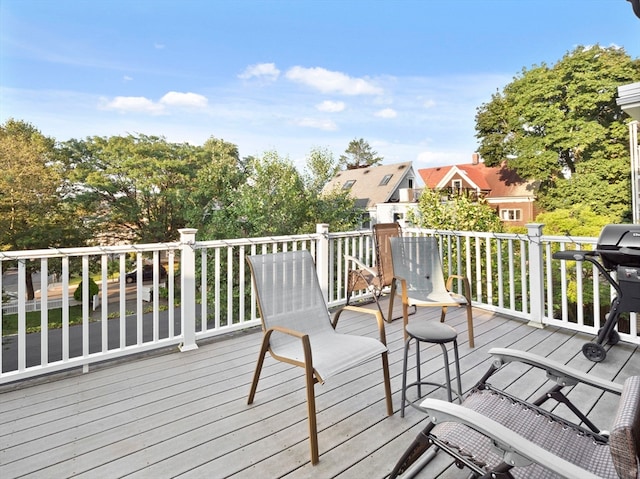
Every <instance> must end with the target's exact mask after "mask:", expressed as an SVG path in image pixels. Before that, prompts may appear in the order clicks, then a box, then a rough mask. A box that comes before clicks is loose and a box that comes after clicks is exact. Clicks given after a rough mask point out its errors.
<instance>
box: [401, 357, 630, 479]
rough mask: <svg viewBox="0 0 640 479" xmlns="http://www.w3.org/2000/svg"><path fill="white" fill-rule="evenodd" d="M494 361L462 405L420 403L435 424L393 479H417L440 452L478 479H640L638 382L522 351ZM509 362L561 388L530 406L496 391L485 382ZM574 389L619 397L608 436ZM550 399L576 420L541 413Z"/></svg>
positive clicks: (415, 444)
mask: <svg viewBox="0 0 640 479" xmlns="http://www.w3.org/2000/svg"><path fill="white" fill-rule="evenodd" d="M489 354H490V355H492V356H493V363H492V365H491V367H490V368H489V370H488V371H487V373H486V374H485V375H484V376H483V378H482V379H481V380H480V381H479V382H478V384H477V385H476V386H475V387H474V388H473V389H472V390H471V392H470V393H469V394H468V395H467V397H466V398H465V400H464V401H463V402H462V404H461V405H458V404H453V403H449V402H446V401H440V400H436V399H426V400H424V401H423V402H422V404H421V407H422V408H423V409H424V411H425V412H426V413H427V414H428V415H429V424H428V425H427V427H426V428H425V429H424V430H423V431H422V432H420V433H419V434H418V436H417V438H416V439H415V441H414V442H413V443H412V444H411V446H410V447H409V448H408V449H407V450H406V451H405V453H404V454H403V455H402V457H401V458H400V460H399V461H398V463H397V464H396V467H395V468H394V470H393V471H392V473H391V475H390V478H391V479H394V478H396V477H398V475H399V474H404V473H406V474H407V476H411V477H413V475H414V474H417V473H418V472H419V470H420V469H421V468H423V467H424V466H425V465H426V464H428V462H429V461H430V460H431V459H433V457H434V456H435V454H436V453H439V452H443V453H446V454H448V455H450V456H451V457H452V458H453V459H454V461H455V463H456V465H458V467H460V468H466V469H468V470H469V471H470V472H471V475H470V477H474V478H492V479H501V478H509V479H513V478H527V479H547V478H570V479H595V478H610V479H617V478H625V479H638V478H640V467H639V464H640V460H639V456H640V376H632V377H630V378H628V379H627V380H626V381H625V382H624V385H623V386H622V385H620V384H616V383H613V382H610V381H605V380H602V379H599V378H598V377H596V376H593V375H591V374H586V373H583V372H581V371H579V370H577V369H574V368H571V367H569V366H566V365H564V364H562V363H558V362H556V361H552V360H549V359H547V358H544V357H540V356H537V355H534V354H531V353H527V352H523V351H515V350H511V349H498V348H494V349H491V350H490V351H489ZM511 362H520V363H524V364H527V365H529V366H533V367H534V368H537V369H541V370H544V371H545V372H546V375H547V377H548V378H549V379H551V380H552V381H555V383H556V384H555V385H553V386H552V387H551V389H550V390H549V391H547V392H546V393H544V394H542V395H541V396H540V398H539V399H537V400H536V401H533V402H531V403H529V402H526V401H524V400H522V399H520V398H517V397H514V396H512V395H509V394H507V393H506V392H504V391H501V390H499V389H497V388H494V387H492V386H491V385H490V384H489V383H488V382H487V380H488V379H489V378H490V377H491V376H492V375H493V374H494V373H495V372H496V371H497V370H499V369H501V368H502V367H503V366H505V365H508V364H509V363H511ZM576 384H584V385H587V386H589V387H592V388H595V393H596V394H602V392H603V391H604V392H608V393H613V394H615V395H618V396H620V400H619V402H618V405H617V407H618V409H617V415H616V418H615V420H614V422H613V427H612V428H611V431H610V433H608V434H607V433H606V432H602V431H600V430H599V429H598V427H596V425H594V424H593V423H592V421H590V420H589V419H588V418H587V417H586V415H585V414H584V413H583V412H581V410H580V409H579V408H578V407H577V406H576V405H575V404H573V403H572V402H571V401H570V399H569V398H568V396H567V394H565V392H564V390H565V388H570V387H572V386H574V385H576ZM550 399H554V400H556V401H558V402H560V403H562V404H564V405H566V406H567V407H568V409H569V411H570V412H571V413H573V414H575V418H576V420H575V421H570V420H568V419H566V418H564V417H559V416H557V415H555V414H552V413H551V412H549V410H548V408H547V409H543V408H542V405H543V404H544V403H545V402H546V401H547V400H550ZM567 415H568V414H567ZM581 423H582V424H583V426H581V425H580V424H581Z"/></svg>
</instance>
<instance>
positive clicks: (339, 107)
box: [316, 100, 345, 113]
mask: <svg viewBox="0 0 640 479" xmlns="http://www.w3.org/2000/svg"><path fill="white" fill-rule="evenodd" d="M316 108H317V109H318V110H320V111H328V112H330V113H337V112H339V111H343V110H344V109H345V104H344V102H343V101H331V100H325V101H323V102H322V103H318V104H317V105H316Z"/></svg>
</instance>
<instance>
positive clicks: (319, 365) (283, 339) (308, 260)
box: [247, 250, 393, 464]
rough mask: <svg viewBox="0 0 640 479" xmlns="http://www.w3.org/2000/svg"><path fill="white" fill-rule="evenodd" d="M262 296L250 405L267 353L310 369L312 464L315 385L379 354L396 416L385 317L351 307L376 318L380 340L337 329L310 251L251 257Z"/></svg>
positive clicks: (315, 443)
mask: <svg viewBox="0 0 640 479" xmlns="http://www.w3.org/2000/svg"><path fill="white" fill-rule="evenodd" d="M247 261H248V263H249V267H250V268H251V273H252V276H253V284H254V288H255V291H256V293H257V298H258V306H259V308H260V317H261V319H262V329H263V331H264V336H263V340H262V348H261V350H260V354H259V356H258V363H257V365H256V370H255V374H254V376H253V382H252V383H251V391H250V393H249V399H248V404H251V403H253V399H254V397H255V393H256V389H257V387H258V380H259V378H260V371H261V370H262V364H263V362H264V358H265V355H266V353H267V351H269V352H270V353H271V356H272V357H273V358H274V359H276V360H278V361H284V362H286V363H290V364H294V365H296V366H300V367H302V368H304V370H305V377H306V385H307V406H308V414H309V439H310V443H311V462H312V464H316V463H317V462H318V460H319V453H318V432H317V424H316V407H315V394H314V385H315V383H323V382H324V381H325V380H326V379H328V378H329V377H331V376H334V375H336V374H338V373H340V372H342V371H344V370H346V369H349V368H351V367H354V366H358V365H360V364H362V363H364V362H366V361H369V360H371V359H374V358H381V359H382V371H383V376H384V385H385V393H386V399H387V401H386V402H387V414H388V415H392V414H393V406H392V403H391V383H390V379H389V362H388V356H387V347H386V339H385V331H384V322H383V319H382V315H381V314H380V313H379V312H378V311H375V310H371V309H366V308H359V307H355V306H348V308H349V309H351V310H353V311H360V312H364V313H367V314H372V315H374V316H375V318H376V319H377V322H378V329H379V333H380V340H378V339H375V338H369V337H364V336H355V335H347V334H341V333H338V332H337V331H336V330H335V329H334V328H335V325H334V324H332V323H331V320H330V316H329V310H328V308H327V304H326V302H325V299H324V298H323V296H322V291H321V289H320V285H319V283H318V277H317V275H316V270H315V266H314V263H313V259H312V257H311V254H310V253H309V252H308V251H304V250H303V251H291V252H285V253H275V254H267V255H257V256H250V257H248V258H247Z"/></svg>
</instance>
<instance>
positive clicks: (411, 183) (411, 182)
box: [408, 178, 413, 188]
mask: <svg viewBox="0 0 640 479" xmlns="http://www.w3.org/2000/svg"><path fill="white" fill-rule="evenodd" d="M408 181H409V188H413V178H409V180H408Z"/></svg>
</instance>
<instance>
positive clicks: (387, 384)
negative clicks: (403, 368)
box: [382, 351, 393, 416]
mask: <svg viewBox="0 0 640 479" xmlns="http://www.w3.org/2000/svg"><path fill="white" fill-rule="evenodd" d="M382 374H383V375H384V393H385V395H386V397H387V416H392V415H393V402H392V400H391V378H390V376H389V353H387V352H386V351H385V352H384V353H382Z"/></svg>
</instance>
